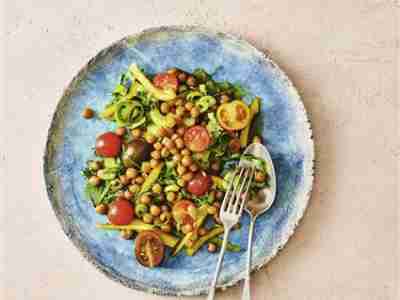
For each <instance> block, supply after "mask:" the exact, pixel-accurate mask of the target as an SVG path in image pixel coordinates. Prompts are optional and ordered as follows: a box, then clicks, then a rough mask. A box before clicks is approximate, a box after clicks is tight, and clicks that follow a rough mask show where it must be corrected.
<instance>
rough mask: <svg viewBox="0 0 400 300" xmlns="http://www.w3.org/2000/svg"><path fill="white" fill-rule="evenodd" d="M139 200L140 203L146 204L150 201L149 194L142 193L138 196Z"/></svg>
mask: <svg viewBox="0 0 400 300" xmlns="http://www.w3.org/2000/svg"><path fill="white" fill-rule="evenodd" d="M139 202H140V203H142V204H146V205H148V204H150V202H151V197H150V195H149V194H144V195H142V196H140V198H139Z"/></svg>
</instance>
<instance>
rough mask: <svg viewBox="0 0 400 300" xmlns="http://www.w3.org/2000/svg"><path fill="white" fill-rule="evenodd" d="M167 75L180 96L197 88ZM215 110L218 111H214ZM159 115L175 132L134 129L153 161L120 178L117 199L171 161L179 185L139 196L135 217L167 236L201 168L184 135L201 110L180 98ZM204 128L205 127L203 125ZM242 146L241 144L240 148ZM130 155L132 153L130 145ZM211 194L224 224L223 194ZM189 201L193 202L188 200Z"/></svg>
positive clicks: (187, 78) (120, 131)
mask: <svg viewBox="0 0 400 300" xmlns="http://www.w3.org/2000/svg"><path fill="white" fill-rule="evenodd" d="M168 72H179V73H178V74H177V78H178V80H179V81H180V86H179V91H178V92H179V93H182V92H184V91H186V90H188V89H193V88H195V87H196V86H197V82H196V79H195V77H193V76H192V75H188V74H186V73H185V72H182V71H179V70H177V69H171V70H169V71H168ZM230 100H231V99H230V97H229V96H228V95H226V94H222V95H220V96H219V97H218V101H219V103H226V102H229V101H230ZM214 109H215V108H214ZM160 112H161V113H162V114H163V115H167V116H168V115H169V116H172V117H173V118H174V120H175V123H176V125H175V126H174V127H172V128H160V129H159V132H158V135H157V136H154V135H151V134H149V133H148V132H144V131H143V130H142V129H140V128H136V129H133V130H131V131H130V132H129V134H130V135H131V136H132V137H133V138H134V139H144V140H145V141H146V142H147V143H149V144H151V145H152V147H153V151H151V153H150V157H151V158H150V160H148V161H145V162H143V163H142V167H141V170H138V169H136V168H134V167H129V168H126V170H125V172H124V174H122V175H120V176H119V178H118V179H119V182H120V184H121V189H120V190H119V191H118V192H117V195H116V196H123V197H124V198H126V199H128V200H133V199H134V198H135V196H136V195H137V194H138V193H139V191H140V190H141V186H142V184H143V183H144V181H145V179H146V177H147V176H148V175H149V174H150V173H151V171H152V170H153V169H154V168H156V167H157V166H159V164H160V163H161V162H162V160H168V161H172V163H173V166H174V168H175V170H176V173H177V175H178V179H177V181H176V184H177V186H178V189H177V187H176V185H174V188H173V191H172V190H171V187H169V186H164V187H163V186H162V185H160V184H159V183H155V184H154V185H153V186H152V187H151V191H149V192H147V193H145V194H142V195H140V196H139V197H138V198H137V199H135V201H136V203H135V215H136V218H139V219H141V220H142V221H143V222H144V223H146V224H155V225H158V226H159V228H160V229H161V230H162V231H163V232H165V233H170V232H171V231H172V229H173V228H174V227H175V225H176V224H175V221H174V219H173V217H172V212H171V207H172V206H173V204H174V203H175V202H176V201H178V200H183V199H182V197H181V193H179V190H180V189H182V188H184V187H185V185H186V184H187V183H188V182H189V181H190V180H192V179H193V177H194V176H195V174H196V173H197V172H198V171H200V169H201V168H200V166H199V165H198V164H197V163H196V161H195V159H194V158H193V153H192V152H191V151H190V150H189V149H188V148H187V147H186V146H185V143H184V134H185V126H184V120H185V118H189V117H190V118H192V119H193V121H194V124H193V125H195V124H196V123H197V124H198V123H199V116H200V110H199V108H198V107H196V106H195V105H194V104H193V103H192V102H189V101H186V100H185V98H184V97H181V96H179V95H178V96H177V98H176V99H174V100H172V101H169V102H162V103H161V104H160ZM89 115H90V116H92V115H93V114H92V113H91V112H88V111H86V113H85V116H84V117H90V116H89ZM201 125H203V126H204V125H205V124H203V123H201ZM115 133H116V134H117V135H119V136H121V137H123V136H125V135H126V134H127V133H128V132H127V129H126V128H124V127H119V128H117V129H116V130H115ZM254 142H261V140H260V138H258V137H255V138H254ZM238 143H239V144H238ZM229 147H230V149H231V151H232V152H239V151H240V141H239V140H238V138H237V137H235V136H232V139H231V141H230V143H229ZM126 151H127V152H129V151H133V150H132V149H130V148H129V145H127V149H126ZM92 163H93V164H98V165H96V166H93V168H96V170H97V172H98V173H97V174H98V175H99V174H100V175H101V172H104V169H102V166H101V162H99V161H93V162H92ZM209 171H210V172H214V173H215V174H218V172H219V171H220V163H219V162H218V161H214V162H211V164H210V170H209ZM100 177H101V176H96V175H95V176H92V177H90V178H89V183H90V184H92V185H95V186H97V185H99V184H100V183H101V179H100ZM255 180H256V181H258V182H262V181H264V180H265V174H263V173H261V172H256V174H255ZM209 193H211V194H212V197H213V198H214V199H216V201H214V203H213V205H211V206H210V207H209V208H208V213H209V214H210V215H212V216H213V218H214V221H215V222H216V223H218V224H221V221H220V219H219V209H220V201H221V200H222V198H223V197H224V193H223V192H221V191H218V190H210V191H209ZM188 200H190V199H188ZM107 210H108V206H107V205H106V204H100V205H98V206H97V207H96V211H97V212H98V213H100V214H106V213H107ZM193 229H194V228H193V227H192V225H190V224H186V225H184V226H182V228H181V231H182V233H184V234H186V233H189V232H191V231H193ZM197 233H198V236H203V235H205V234H207V229H206V228H199V229H198V231H197ZM121 235H122V237H123V238H125V239H130V238H132V236H133V232H131V231H127V230H124V231H122V232H121ZM194 241H195V240H193V239H192V240H190V241H189V243H193V242H194ZM216 249H217V247H216V245H215V244H213V243H209V244H208V250H209V251H210V252H215V251H216Z"/></svg>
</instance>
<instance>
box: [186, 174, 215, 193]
mask: <svg viewBox="0 0 400 300" xmlns="http://www.w3.org/2000/svg"><path fill="white" fill-rule="evenodd" d="M210 186H211V177H210V176H208V175H207V174H205V173H204V172H200V173H197V174H196V175H195V176H194V178H193V179H192V180H190V181H189V182H188V184H187V187H186V189H187V190H188V192H190V193H192V194H194V195H196V196H203V195H204V194H205V193H207V192H208V190H209V188H210Z"/></svg>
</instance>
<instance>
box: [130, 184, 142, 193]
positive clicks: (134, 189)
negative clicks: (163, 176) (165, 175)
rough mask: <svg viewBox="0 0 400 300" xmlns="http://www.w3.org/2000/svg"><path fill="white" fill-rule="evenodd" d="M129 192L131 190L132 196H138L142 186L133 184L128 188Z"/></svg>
mask: <svg viewBox="0 0 400 300" xmlns="http://www.w3.org/2000/svg"><path fill="white" fill-rule="evenodd" d="M128 190H129V191H130V192H131V193H132V194H136V193H137V192H139V190H140V186H139V185H137V184H131V185H130V186H129V187H128Z"/></svg>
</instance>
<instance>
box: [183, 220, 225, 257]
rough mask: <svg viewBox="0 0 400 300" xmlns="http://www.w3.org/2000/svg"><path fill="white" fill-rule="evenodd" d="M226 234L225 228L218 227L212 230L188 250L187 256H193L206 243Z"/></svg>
mask: <svg viewBox="0 0 400 300" xmlns="http://www.w3.org/2000/svg"><path fill="white" fill-rule="evenodd" d="M222 233H224V227H222V226H217V227H215V228H213V229H211V230H210V231H209V232H208V233H207V234H206V235H204V236H202V237H201V238H199V239H198V240H197V241H196V242H195V243H194V245H193V247H191V248H186V254H187V255H189V256H193V255H194V254H195V253H196V252H197V251H198V250H199V249H200V248H201V246H203V245H204V244H205V243H207V242H208V241H209V240H211V239H212V238H214V237H216V236H218V235H220V234H222Z"/></svg>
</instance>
